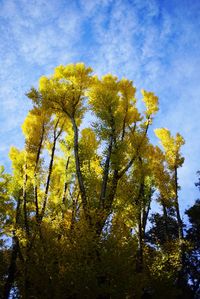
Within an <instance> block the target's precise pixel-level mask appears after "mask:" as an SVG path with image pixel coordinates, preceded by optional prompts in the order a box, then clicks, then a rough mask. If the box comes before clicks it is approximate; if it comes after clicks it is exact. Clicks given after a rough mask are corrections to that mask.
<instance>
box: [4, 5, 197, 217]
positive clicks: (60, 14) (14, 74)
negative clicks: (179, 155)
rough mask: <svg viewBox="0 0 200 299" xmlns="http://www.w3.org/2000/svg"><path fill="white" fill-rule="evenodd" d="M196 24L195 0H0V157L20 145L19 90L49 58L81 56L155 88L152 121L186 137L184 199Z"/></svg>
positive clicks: (183, 200) (189, 197) (187, 197)
mask: <svg viewBox="0 0 200 299" xmlns="http://www.w3.org/2000/svg"><path fill="white" fill-rule="evenodd" d="M199 31H200V1H199V0H192V1H191V0H160V1H159V0H132V1H131V0H129V1H128V0H79V1H78V0H77V1H75V0H71V1H69V0H65V1H64V0H28V1H27V0H0V107H1V113H0V136H1V138H0V164H4V165H6V167H7V169H9V166H10V164H9V159H8V152H9V148H10V146H11V145H15V146H19V147H22V145H23V137H22V133H21V124H22V122H23V119H24V117H25V116H26V113H27V111H28V109H29V108H30V103H29V102H28V100H27V99H26V97H25V96H24V94H25V93H26V92H27V91H28V90H29V89H30V87H31V86H37V82H38V78H39V77H40V76H41V75H48V74H51V73H52V72H53V68H54V67H55V66H57V65H59V64H68V63H75V62H79V61H83V62H85V63H86V64H87V65H90V66H91V67H92V68H93V69H94V71H95V73H97V74H98V75H101V74H105V73H107V72H111V73H114V74H116V75H118V76H119V77H122V76H126V77H128V78H129V79H132V80H133V81H134V83H135V86H136V87H137V89H138V91H139V90H140V89H141V88H144V89H147V90H149V91H154V92H155V93H156V95H158V96H159V101H160V111H159V113H158V115H157V117H156V119H155V127H167V128H169V129H170V130H171V131H172V133H173V134H175V133H176V132H180V133H181V134H182V135H183V136H184V138H185V141H186V144H185V146H184V148H183V151H182V152H183V154H184V156H185V164H184V166H183V168H182V169H181V170H180V171H179V177H180V179H179V182H180V184H181V185H182V191H181V194H180V205H181V209H182V211H183V210H184V209H185V208H187V207H189V205H191V204H192V203H193V202H194V200H195V199H196V198H197V197H198V191H197V190H196V188H195V186H194V182H195V181H196V180H197V177H196V171H197V170H198V169H200V138H199V137H200V126H199V115H200V105H199V103H200V100H199V96H200V84H199V79H200V68H199V66H200V55H199V53H200V38H199V37H200V35H199ZM138 94H139V93H138ZM138 97H139V98H140V96H138ZM153 140H154V142H156V138H153Z"/></svg>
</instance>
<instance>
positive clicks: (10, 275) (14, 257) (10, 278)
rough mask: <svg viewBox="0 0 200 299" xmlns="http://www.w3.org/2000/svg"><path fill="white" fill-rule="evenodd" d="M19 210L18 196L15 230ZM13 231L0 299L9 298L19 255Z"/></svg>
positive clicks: (17, 241) (19, 201) (18, 218)
mask: <svg viewBox="0 0 200 299" xmlns="http://www.w3.org/2000/svg"><path fill="white" fill-rule="evenodd" d="M20 208H21V199H20V196H19V198H18V201H17V208H16V216H15V230H16V227H17V225H18V224H19V221H20ZM15 230H14V231H13V238H12V252H11V259H10V265H9V268H8V275H7V279H6V283H5V285H4V290H3V297H2V299H8V298H9V295H10V291H11V288H12V286H13V283H14V280H15V273H16V261H17V257H18V255H19V254H20V247H19V240H18V238H17V236H16V234H15Z"/></svg>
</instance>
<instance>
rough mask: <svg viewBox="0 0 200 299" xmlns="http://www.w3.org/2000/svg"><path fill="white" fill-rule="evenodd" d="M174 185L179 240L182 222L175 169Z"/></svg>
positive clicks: (181, 234)
mask: <svg viewBox="0 0 200 299" xmlns="http://www.w3.org/2000/svg"><path fill="white" fill-rule="evenodd" d="M174 181H175V182H174V183H175V209H176V217H177V223H178V233H179V240H182V239H183V222H182V219H181V215H180V209H179V202H178V176H177V167H176V166H175V169H174Z"/></svg>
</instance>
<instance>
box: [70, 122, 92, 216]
mask: <svg viewBox="0 0 200 299" xmlns="http://www.w3.org/2000/svg"><path fill="white" fill-rule="evenodd" d="M71 121H72V126H73V131H74V157H75V166H76V175H77V178H78V184H79V189H80V193H81V200H82V205H83V211H84V214H85V217H86V219H88V220H89V222H90V216H89V212H88V209H87V196H86V190H85V186H84V182H83V174H82V171H81V165H80V157H79V144H78V128H77V125H76V121H75V119H74V118H73V117H71Z"/></svg>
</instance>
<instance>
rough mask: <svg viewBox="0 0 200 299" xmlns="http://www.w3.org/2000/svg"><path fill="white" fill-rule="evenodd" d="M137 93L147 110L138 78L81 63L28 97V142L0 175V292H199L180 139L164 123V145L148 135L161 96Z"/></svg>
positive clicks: (101, 297)
mask: <svg viewBox="0 0 200 299" xmlns="http://www.w3.org/2000/svg"><path fill="white" fill-rule="evenodd" d="M141 95H142V101H143V103H144V111H139V109H138V100H137V99H136V88H135V86H134V85H133V82H132V81H131V80H128V79H126V78H122V79H119V78H117V77H116V76H113V75H111V74H107V75H105V76H103V77H102V78H99V77H98V76H96V75H94V74H93V70H92V69H91V68H90V67H87V66H85V65H84V64H83V63H77V64H70V65H67V66H63V65H61V66H58V67H56V68H55V70H54V73H53V74H52V75H51V76H49V77H46V76H43V77H41V78H40V80H39V86H38V88H37V89H36V88H31V89H30V91H29V92H28V93H27V97H28V98H29V99H30V100H31V101H32V109H31V110H30V111H29V113H28V114H27V117H26V118H25V120H24V123H23V125H22V131H23V134H24V139H25V143H24V148H23V149H18V148H16V147H12V148H11V149H10V154H9V155H10V159H11V163H12V173H11V174H6V173H5V171H4V169H3V167H2V168H1V172H0V175H1V180H0V200H1V206H0V233H1V236H2V243H1V250H0V260H1V261H2V263H1V266H0V275H1V283H0V290H1V293H2V294H3V295H2V297H0V298H4V299H5V298H9V294H13V295H12V296H13V298H38V299H40V298H41V299H42V298H55V299H56V298H60V299H62V298H69V299H72V298H73V299H79V298H81V299H83V298H91V299H92V298H97V299H108V298H112V299H113V298H121V299H122V298H125V299H128V298H155V299H156V298H194V294H195V292H196V289H195V290H194V288H195V287H196V280H195V279H196V278H195V277H196V276H195V277H194V275H193V276H192V274H191V275H190V278H191V277H192V278H193V283H192V286H194V288H192V287H191V286H190V285H189V283H188V281H189V279H188V277H189V276H188V271H186V268H187V267H188V256H191V254H190V252H191V250H193V249H192V248H194V247H193V244H194V242H196V239H195V236H196V235H195V232H196V231H195V229H196V228H195V226H194V228H193V229H191V230H189V231H188V238H185V235H184V224H183V222H182V218H181V214H180V208H179V196H178V192H179V189H180V186H179V184H178V169H179V167H181V166H182V164H183V162H184V158H183V157H182V154H181V148H182V145H183V144H184V139H183V137H182V136H181V135H180V134H179V133H178V134H176V136H172V135H171V133H170V131H169V130H168V129H166V128H159V129H156V130H155V134H156V136H157V137H158V138H159V140H160V143H161V145H162V148H160V147H159V146H155V145H154V144H153V143H152V142H151V140H150V138H149V130H150V128H151V125H152V123H153V120H154V117H155V115H156V113H157V112H158V97H157V96H156V95H155V94H154V93H153V92H149V91H145V90H142V91H141ZM88 119H91V120H92V121H91V122H89V121H88ZM153 200H156V201H157V203H158V204H159V205H160V208H161V210H162V214H156V211H151V207H152V201H153ZM195 209H196V208H195ZM195 211H196V210H189V211H188V215H189V217H190V220H191V223H193V222H192V221H194V220H193V215H194V213H195ZM150 212H151V213H150ZM194 223H196V222H194ZM195 225H196V224H195ZM8 237H9V238H10V239H12V245H11V246H6V244H4V240H5V238H8ZM195 246H196V243H195ZM192 253H193V255H194V252H193V251H192ZM195 257H196V255H195ZM195 261H196V260H195ZM190 265H191V263H190ZM190 268H191V267H190ZM184 296H185V297H184ZM189 296H190V297H189ZM192 296H193V297H192Z"/></svg>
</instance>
